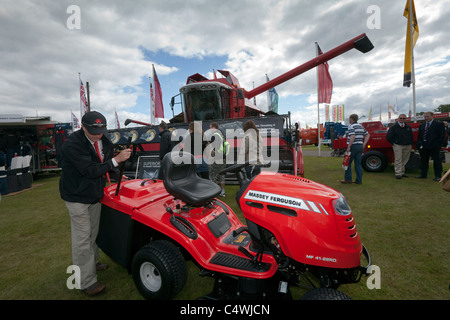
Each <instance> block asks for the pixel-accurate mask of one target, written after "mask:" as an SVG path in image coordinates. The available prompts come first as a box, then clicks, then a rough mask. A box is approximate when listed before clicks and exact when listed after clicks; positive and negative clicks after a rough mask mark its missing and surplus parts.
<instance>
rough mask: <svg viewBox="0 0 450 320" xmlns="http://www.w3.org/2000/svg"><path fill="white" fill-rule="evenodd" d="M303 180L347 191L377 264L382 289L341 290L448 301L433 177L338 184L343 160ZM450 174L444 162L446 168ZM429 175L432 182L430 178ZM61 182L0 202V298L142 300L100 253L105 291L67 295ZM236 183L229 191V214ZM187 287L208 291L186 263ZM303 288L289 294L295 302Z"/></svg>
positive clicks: (441, 202)
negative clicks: (291, 294)
mask: <svg viewBox="0 0 450 320" xmlns="http://www.w3.org/2000/svg"><path fill="white" fill-rule="evenodd" d="M304 160H305V177H306V178H308V179H311V180H314V181H317V182H320V183H323V184H326V185H328V186H330V187H332V188H334V189H336V190H338V191H340V192H342V193H343V194H344V196H345V197H346V199H347V202H348V203H349V204H350V206H351V207H352V210H353V214H354V216H355V219H356V222H357V228H358V231H359V232H360V235H361V239H362V241H363V243H364V245H365V246H366V247H367V249H368V250H369V252H370V254H371V257H372V263H373V264H374V265H377V266H379V267H380V271H381V289H372V290H369V289H368V287H367V285H366V278H362V280H361V282H360V283H358V284H352V285H343V286H341V287H340V290H341V291H343V292H344V293H346V294H348V295H349V296H350V297H351V298H352V299H358V300H373V299H386V300H416V299H418V300H448V299H449V298H450V291H449V285H450V258H449V257H450V250H449V229H450V228H449V227H450V223H449V221H450V219H449V206H450V193H448V192H444V191H442V190H441V186H440V184H438V183H437V182H433V181H432V180H431V178H430V179H426V180H418V179H414V176H416V175H418V172H409V173H408V174H409V175H410V177H409V178H404V179H401V180H397V179H395V178H394V173H393V168H392V166H390V167H388V168H387V169H386V171H385V172H382V173H367V172H364V174H363V184H362V185H355V184H353V185H342V184H340V183H339V180H340V179H342V178H343V174H344V173H343V170H342V168H341V161H342V158H331V157H311V156H308V157H305V159H304ZM444 168H445V169H448V168H449V164H448V163H446V164H444ZM432 176H433V174H430V175H429V177H432ZM58 182H59V177H58V176H56V175H50V174H49V175H41V176H40V177H39V178H38V179H37V180H35V181H34V183H33V188H32V189H29V190H27V191H25V192H22V193H19V194H16V195H10V196H3V197H2V201H1V202H0V299H1V300H23V299H31V300H34V299H45V300H47V299H48V300H53V299H63V300H80V299H92V300H103V299H105V300H110V299H113V300H133V299H142V298H141V296H140V295H139V293H138V292H137V290H136V289H135V287H134V284H133V281H132V278H131V276H130V275H129V274H128V273H127V271H126V270H125V269H124V268H122V267H121V266H119V265H118V264H116V263H115V262H113V261H112V260H110V259H109V258H108V257H107V256H105V255H104V254H103V253H102V255H101V261H102V262H106V263H108V264H109V266H110V267H109V269H108V270H107V271H105V272H102V273H99V274H98V277H99V281H101V282H103V283H105V284H106V286H107V289H106V291H105V292H104V293H102V294H101V295H99V296H97V297H94V298H88V297H86V296H85V295H83V294H82V293H80V292H79V291H78V290H69V289H68V288H67V287H66V281H67V278H68V277H69V275H70V274H68V273H66V270H67V267H68V266H69V265H71V264H72V262H71V249H70V221H69V216H68V212H67V209H66V207H65V204H64V202H63V201H62V200H61V199H60V197H59V191H58ZM237 189H238V187H237V186H227V197H226V198H225V201H226V202H227V203H228V204H230V205H231V206H232V208H233V210H238V209H237V206H236V204H235V203H234V195H235V193H236V191H237ZM188 266H189V275H188V281H187V283H186V286H185V287H184V289H183V290H182V292H181V293H180V294H179V295H178V296H177V297H176V299H195V298H197V297H199V296H201V295H204V294H206V293H208V292H209V291H210V290H211V289H212V284H213V282H212V280H211V279H209V278H201V277H199V276H198V272H199V270H198V268H197V267H196V266H195V265H194V264H192V263H191V262H189V263H188ZM304 292H305V291H304V289H297V288H296V289H294V290H293V295H294V297H295V298H299V297H300V296H301V295H302V294H303V293H304Z"/></svg>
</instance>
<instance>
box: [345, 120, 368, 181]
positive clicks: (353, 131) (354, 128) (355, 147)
mask: <svg viewBox="0 0 450 320" xmlns="http://www.w3.org/2000/svg"><path fill="white" fill-rule="evenodd" d="M349 122H350V125H349V126H348V132H347V145H348V147H347V152H350V153H351V155H350V162H349V164H348V168H347V170H345V176H344V180H341V183H353V180H352V162H353V161H354V163H355V171H356V180H355V183H356V184H361V183H362V164H361V158H362V154H363V151H364V148H365V147H366V144H367V141H369V138H370V134H369V133H368V132H367V131H366V129H365V128H364V127H363V126H362V125H360V124H359V123H358V115H357V114H352V115H350V117H349Z"/></svg>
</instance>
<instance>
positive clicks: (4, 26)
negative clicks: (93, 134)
mask: <svg viewBox="0 0 450 320" xmlns="http://www.w3.org/2000/svg"><path fill="white" fill-rule="evenodd" d="M405 4H406V0H402V1H400V0H395V1H393V0H381V1H375V0H371V1H368V0H342V1H335V0H320V1H312V0H297V1H294V0H286V1H275V0H272V1H266V0H264V1H262V0H238V1H234V0H228V1H223V0H189V1H186V0H182V1H181V0H180V1H178V0H165V1H160V0H133V1H119V0H115V1H114V0H108V1H107V0H98V1H93V0H90V1H88V0H75V1H74V0H70V1H64V0H59V1H55V0H28V1H24V0H0V88H1V89H0V113H1V114H5V113H15V114H22V115H24V116H35V115H40V116H43V115H51V116H52V119H53V120H57V121H61V122H69V121H70V112H71V111H73V112H74V113H75V114H77V115H79V112H80V111H79V109H80V102H79V88H78V73H81V79H82V80H83V82H89V84H90V98H91V108H92V109H95V110H98V111H100V112H102V113H104V114H105V116H106V117H107V119H108V121H109V123H110V125H109V127H110V128H114V122H113V121H114V110H117V113H118V115H119V119H120V122H121V125H122V126H123V122H124V121H125V119H127V118H132V119H138V120H140V121H150V112H149V89H148V88H149V82H148V81H149V80H148V77H149V76H151V70H152V64H154V65H155V68H156V72H157V74H158V76H159V80H160V82H161V87H162V93H163V103H164V109H165V117H166V118H170V117H171V115H172V112H171V110H170V107H169V101H170V98H171V97H172V96H174V95H176V94H178V89H179V87H180V86H182V85H183V84H185V81H186V78H187V77H188V76H189V75H191V74H194V73H197V72H198V73H201V74H203V75H205V76H208V77H211V75H212V70H213V69H216V70H218V69H224V70H229V71H231V72H232V73H233V74H234V75H235V76H236V77H237V78H238V79H239V81H240V83H241V85H242V86H243V87H244V88H246V89H247V90H250V89H252V88H253V83H254V84H255V86H258V85H260V84H262V83H264V82H265V74H267V75H268V76H269V77H270V78H275V77H276V76H278V75H280V74H282V73H284V72H286V71H289V70H290V69H292V68H294V67H296V66H298V65H300V64H303V63H305V62H307V61H308V60H310V59H312V58H314V56H315V47H314V42H315V41H317V42H318V43H319V45H320V47H321V48H322V51H324V52H326V51H328V50H330V49H332V48H334V47H336V46H338V45H340V44H341V43H343V42H345V41H347V40H349V39H351V38H353V37H355V36H357V35H359V34H361V33H366V34H367V35H368V37H369V38H370V39H371V41H372V43H373V44H374V46H375V48H374V49H373V50H372V51H371V52H369V53H366V54H362V53H360V52H359V51H356V50H352V51H349V52H347V53H345V54H344V55H342V56H339V57H337V58H335V59H333V60H331V61H329V66H330V74H331V77H332V79H333V83H334V90H333V96H332V101H331V103H332V104H344V105H345V116H346V117H348V115H350V114H351V113H358V114H359V115H360V116H362V115H366V116H368V114H369V110H370V108H371V107H372V108H373V115H374V118H377V117H378V116H379V113H380V107H381V108H382V113H383V114H382V115H383V120H387V105H388V103H390V104H392V105H394V104H398V108H399V111H400V112H404V113H407V112H408V111H409V108H410V105H411V104H412V89H411V88H406V87H403V63H404V50H405V34H406V24H407V19H406V18H404V17H403V9H404V7H405ZM71 5H76V6H77V7H78V8H79V13H80V14H79V16H76V13H77V12H76V11H73V10H72V9H73V7H70V6H71ZM374 6H375V7H374ZM415 6H416V13H417V16H418V22H419V29H420V36H419V40H418V42H417V45H416V47H415V50H414V55H415V67H416V68H415V70H416V78H417V79H416V82H417V84H416V99H417V112H420V111H427V110H432V109H435V108H437V107H438V106H439V105H440V104H449V103H450V41H449V39H450V37H449V30H450V19H448V17H449V16H450V0H440V1H436V0H434V1H433V0H416V1H415ZM74 14H75V15H74ZM77 17H79V19H76V18H77ZM276 90H277V91H278V94H279V96H280V100H279V112H280V113H287V112H288V111H290V112H291V114H292V117H293V119H294V120H295V121H301V124H302V127H303V126H305V124H308V125H310V126H316V123H317V82H316V72H315V70H311V71H308V72H306V73H304V74H302V75H300V76H298V77H296V78H294V79H292V80H290V81H288V82H286V83H284V84H282V85H279V86H277V87H276ZM257 103H259V104H261V105H260V106H261V107H264V106H265V94H261V95H259V96H257ZM178 108H179V107H178ZM179 111H180V110H179V109H178V110H175V113H178V112H179ZM323 118H324V112H323V110H321V119H322V121H323Z"/></svg>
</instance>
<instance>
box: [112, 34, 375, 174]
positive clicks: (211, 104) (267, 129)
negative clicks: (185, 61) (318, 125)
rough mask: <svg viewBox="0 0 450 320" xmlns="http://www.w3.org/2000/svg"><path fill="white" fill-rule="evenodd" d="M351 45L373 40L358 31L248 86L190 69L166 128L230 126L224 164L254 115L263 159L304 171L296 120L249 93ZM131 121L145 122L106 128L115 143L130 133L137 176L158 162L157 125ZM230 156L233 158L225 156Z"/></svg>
mask: <svg viewBox="0 0 450 320" xmlns="http://www.w3.org/2000/svg"><path fill="white" fill-rule="evenodd" d="M353 48H355V49H357V50H359V51H361V52H363V53H366V52H368V51H370V50H371V49H372V48H373V45H372V43H371V42H370V40H369V39H368V37H367V36H366V35H365V34H361V35H359V36H357V37H355V38H353V39H351V40H349V41H347V42H345V43H343V44H341V45H340V46H338V47H336V48H334V49H332V50H330V51H328V52H325V53H323V54H321V55H319V56H317V57H315V58H314V59H311V60H310V61H308V62H306V63H304V64H302V65H300V66H298V67H296V68H294V69H292V70H290V71H288V72H286V73H284V74H282V75H280V76H278V77H276V78H274V79H272V80H270V81H268V82H266V83H264V84H262V85H260V86H258V87H256V88H254V89H253V90H250V91H247V90H245V89H244V88H242V87H241V86H240V84H239V81H238V79H237V78H236V77H235V76H234V75H233V74H232V73H231V72H229V71H226V70H218V72H220V74H222V75H223V76H224V78H217V77H214V79H207V78H206V77H204V76H202V75H200V74H198V73H197V74H194V75H191V76H189V77H188V78H187V82H186V85H184V86H182V87H181V88H180V94H178V95H177V96H175V97H172V99H171V103H170V105H171V108H172V112H173V107H174V105H175V104H181V108H182V112H181V113H179V114H178V115H176V116H175V115H174V117H173V118H172V119H171V120H170V124H169V130H170V131H175V130H177V129H180V128H181V129H185V130H187V128H188V125H189V123H190V122H192V121H202V127H203V131H207V130H208V129H209V124H210V123H211V122H217V123H218V124H219V126H220V129H221V130H222V131H223V133H224V134H226V132H227V130H231V131H229V132H233V136H232V137H229V136H227V135H226V138H227V141H228V142H229V144H230V147H231V148H230V154H231V156H230V157H229V158H227V164H228V165H231V164H233V163H235V160H236V158H237V152H236V150H237V148H239V146H240V140H241V138H242V136H243V130H242V125H243V123H244V122H245V121H247V120H253V121H254V122H255V124H256V126H257V128H258V130H259V132H260V134H261V136H262V138H263V139H264V155H266V156H267V158H268V159H266V160H268V161H270V162H271V164H272V165H274V166H276V167H277V168H278V172H284V173H289V174H293V175H301V176H303V174H304V170H303V156H302V150H301V147H300V145H299V144H298V143H297V142H296V141H294V140H295V139H294V138H293V137H294V136H295V134H294V131H295V126H294V125H293V124H292V123H291V117H290V113H288V114H282V115H280V114H276V113H273V112H263V111H262V110H261V109H259V108H258V107H257V106H256V105H254V104H253V102H252V101H251V99H252V98H253V97H255V96H257V95H259V94H261V93H263V92H266V91H267V90H269V89H271V88H274V87H275V86H277V85H280V84H282V83H284V82H286V81H288V80H290V79H292V78H294V77H296V76H298V75H300V74H302V73H304V72H306V71H308V70H311V69H313V68H315V67H317V66H318V65H320V64H322V63H325V62H327V61H328V60H331V59H333V58H335V57H337V56H339V55H341V54H343V53H345V52H347V51H349V50H351V49H353ZM130 123H135V124H139V125H143V127H127V128H124V129H116V130H110V139H111V141H112V142H113V143H114V144H117V145H125V144H126V143H127V140H128V138H129V137H130V136H131V137H132V139H131V141H132V145H133V149H134V152H133V157H132V159H131V160H130V161H129V163H128V164H127V168H126V169H125V172H126V174H127V175H129V176H134V177H136V178H137V177H145V174H144V173H145V172H146V173H147V177H148V176H149V175H152V172H153V173H154V171H155V170H157V168H159V164H160V161H159V157H158V152H159V138H160V137H159V131H158V127H157V126H156V125H153V126H152V125H150V124H148V123H144V122H141V121H138V120H132V119H127V120H126V121H125V125H126V126H127V125H129V124H130ZM183 132H186V131H183ZM179 137H180V134H177V132H176V131H175V132H173V133H172V138H173V139H174V140H178V138H179ZM230 158H231V159H232V160H233V159H234V161H229V159H230Z"/></svg>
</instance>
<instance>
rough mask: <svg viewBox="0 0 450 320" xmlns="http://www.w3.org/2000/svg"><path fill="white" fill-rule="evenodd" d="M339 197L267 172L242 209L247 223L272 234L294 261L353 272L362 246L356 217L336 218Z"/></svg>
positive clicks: (242, 200)
mask: <svg viewBox="0 0 450 320" xmlns="http://www.w3.org/2000/svg"><path fill="white" fill-rule="evenodd" d="M340 196H341V195H340V193H339V192H338V191H336V190H334V189H331V188H329V187H327V186H324V185H322V184H319V183H316V182H313V181H310V180H308V179H304V178H300V177H295V176H292V175H288V174H279V173H271V172H262V173H261V174H259V175H258V176H257V177H256V178H255V179H253V181H252V182H251V183H250V185H249V186H248V187H247V188H246V190H245V191H244V192H243V193H242V196H241V197H240V199H239V205H240V207H241V209H242V211H243V212H244V216H245V218H246V219H248V220H250V221H252V222H254V223H255V224H257V225H259V226H262V227H263V228H266V229H267V230H269V231H270V232H272V233H273V235H274V236H275V238H276V239H277V240H278V243H279V245H280V247H281V249H282V251H283V252H284V253H285V254H286V255H287V256H289V257H290V258H292V259H294V260H296V261H298V262H301V263H304V264H310V265H311V264H312V265H317V266H323V267H330V268H353V267H357V266H359V265H360V255H361V251H362V244H361V241H360V237H359V233H358V232H357V230H356V225H355V221H354V218H353V214H352V213H349V214H348V215H346V216H342V215H338V214H336V213H335V210H334V207H333V202H334V201H335V200H337V199H338V198H339V197H340ZM261 205H262V208H261Z"/></svg>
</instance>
